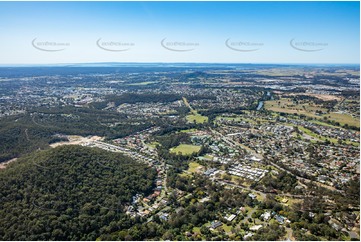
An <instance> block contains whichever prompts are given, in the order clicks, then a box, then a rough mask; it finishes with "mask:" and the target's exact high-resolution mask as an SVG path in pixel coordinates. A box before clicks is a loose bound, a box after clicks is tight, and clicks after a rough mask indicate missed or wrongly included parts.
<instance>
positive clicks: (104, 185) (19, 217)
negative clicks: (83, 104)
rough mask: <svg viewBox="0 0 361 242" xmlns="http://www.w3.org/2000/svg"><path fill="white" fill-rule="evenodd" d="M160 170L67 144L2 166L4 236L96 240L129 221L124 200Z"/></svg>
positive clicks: (143, 189)
mask: <svg viewBox="0 0 361 242" xmlns="http://www.w3.org/2000/svg"><path fill="white" fill-rule="evenodd" d="M155 175H156V172H155V170H153V169H151V168H149V167H147V166H146V165H144V164H140V163H137V162H135V161H133V160H131V159H130V158H128V157H125V156H122V155H120V154H116V153H110V152H105V151H102V150H98V149H92V148H85V147H81V146H62V147H58V148H55V149H51V150H46V151H40V152H35V153H32V154H31V155H28V156H26V157H23V158H21V159H19V160H18V161H16V162H14V163H12V164H11V165H9V167H8V168H7V169H4V170H1V171H0V187H1V190H0V218H1V219H0V240H95V239H96V238H97V237H99V235H100V234H101V233H103V232H112V231H115V230H119V229H121V228H123V226H126V225H127V224H128V222H129V218H127V217H126V215H125V213H124V205H125V204H127V203H129V202H130V201H131V198H132V196H133V195H135V194H136V193H147V192H148V191H150V190H151V189H152V185H153V180H154V178H155Z"/></svg>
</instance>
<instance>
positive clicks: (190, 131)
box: [179, 129, 197, 133]
mask: <svg viewBox="0 0 361 242" xmlns="http://www.w3.org/2000/svg"><path fill="white" fill-rule="evenodd" d="M195 131H197V129H183V130H181V131H179V132H181V133H192V132H195Z"/></svg>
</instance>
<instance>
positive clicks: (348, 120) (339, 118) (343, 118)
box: [323, 113, 360, 127]
mask: <svg viewBox="0 0 361 242" xmlns="http://www.w3.org/2000/svg"><path fill="white" fill-rule="evenodd" d="M323 117H327V118H328V119H329V120H333V121H336V122H339V123H340V124H348V125H351V126H356V127H360V119H356V118H353V117H352V116H351V115H348V114H344V113H329V114H325V115H323Z"/></svg>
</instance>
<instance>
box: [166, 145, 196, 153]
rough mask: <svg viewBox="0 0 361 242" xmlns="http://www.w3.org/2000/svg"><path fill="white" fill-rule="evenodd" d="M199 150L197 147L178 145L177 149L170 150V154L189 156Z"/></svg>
mask: <svg viewBox="0 0 361 242" xmlns="http://www.w3.org/2000/svg"><path fill="white" fill-rule="evenodd" d="M200 149H201V147H200V146H198V145H186V144H180V145H178V146H177V147H173V148H170V150H169V151H170V152H171V153H174V154H178V153H181V154H182V155H191V154H193V153H197V152H198V151H199V150H200Z"/></svg>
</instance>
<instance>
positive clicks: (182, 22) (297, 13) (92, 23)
mask: <svg viewBox="0 0 361 242" xmlns="http://www.w3.org/2000/svg"><path fill="white" fill-rule="evenodd" d="M359 12H360V5H359V2H195V3H194V2H0V33H1V38H0V43H1V44H0V53H1V55H0V64H49V63H84V62H212V63H217V62H227V63H359V62H360V56H359V53H360V44H359V42H360V39H359V36H360V15H359ZM98 40H99V41H98ZM162 40H163V43H161V41H162ZM227 40H228V42H227V44H226V41H227ZM97 41H98V44H97ZM36 47H38V48H36ZM101 47H103V48H101ZM230 47H231V48H230ZM44 50H46V51H44ZM49 50H58V51H49ZM114 50H117V51H114ZM119 50H123V51H119Z"/></svg>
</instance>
